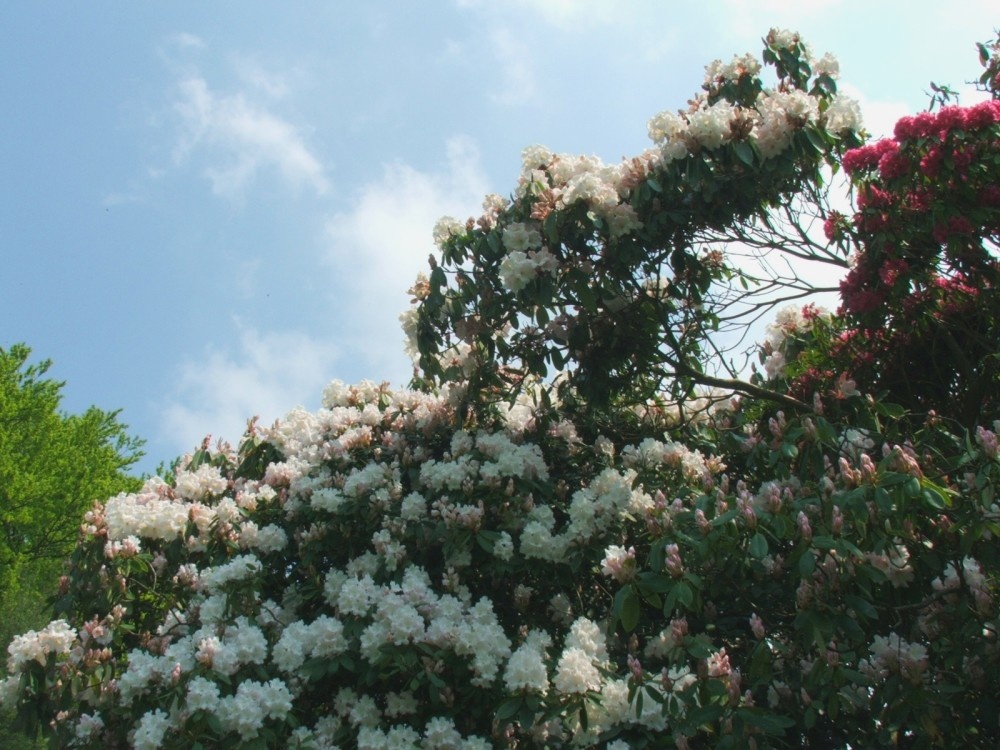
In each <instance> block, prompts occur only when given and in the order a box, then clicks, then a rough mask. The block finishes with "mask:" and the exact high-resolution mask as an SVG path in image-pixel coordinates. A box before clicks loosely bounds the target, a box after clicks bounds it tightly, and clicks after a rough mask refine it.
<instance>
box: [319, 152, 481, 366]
mask: <svg viewBox="0 0 1000 750" xmlns="http://www.w3.org/2000/svg"><path fill="white" fill-rule="evenodd" d="M487 192H488V186H487V180H486V177H485V175H484V173H483V169H482V166H481V164H480V155H479V152H478V150H477V148H476V145H475V143H474V142H473V141H472V140H471V139H469V138H466V137H455V138H452V139H451V140H449V141H448V142H447V146H446V160H445V163H444V164H443V165H442V169H441V170H439V171H435V172H430V173H428V172H421V171H419V170H417V169H414V168H413V167H411V166H409V165H407V164H404V163H402V162H394V163H390V164H386V165H385V166H384V168H383V174H382V177H381V179H379V180H377V181H375V182H372V183H369V184H367V185H364V186H363V187H362V188H361V189H360V190H359V191H358V194H357V197H356V198H355V200H354V203H353V206H352V208H350V209H349V210H348V211H345V212H341V213H337V214H335V215H333V216H332V217H331V218H330V220H329V222H328V224H327V231H328V235H329V251H328V255H327V258H328V261H329V263H330V264H331V266H332V267H333V269H334V271H335V274H336V277H337V285H338V287H339V288H342V289H347V290H349V292H350V297H345V298H344V299H343V301H342V303H339V304H337V305H336V306H337V310H336V315H337V317H338V319H339V320H341V321H343V322H344V330H345V331H351V332H353V333H352V335H350V336H349V337H348V338H347V339H346V340H342V343H343V345H344V346H345V348H348V347H349V352H348V353H349V355H350V358H352V359H354V358H357V359H360V360H363V361H365V362H369V363H371V364H372V365H373V366H374V367H375V368H376V369H375V370H374V373H372V374H368V375H367V377H371V378H373V379H380V378H383V377H385V378H390V379H391V380H392V382H393V383H394V384H399V383H400V382H401V381H405V380H406V379H408V377H409V374H410V372H409V367H408V364H407V359H406V357H405V356H404V355H403V343H402V341H403V335H402V332H401V331H400V328H399V324H398V321H397V318H398V316H399V314H400V313H401V312H402V311H403V310H404V309H405V308H406V306H407V304H408V298H407V296H406V290H407V289H408V288H409V287H410V286H411V285H412V283H413V280H414V278H415V277H416V275H417V273H418V272H420V271H426V270H427V257H428V255H430V254H431V253H432V252H434V251H435V249H436V248H435V246H434V243H433V241H432V239H431V235H432V231H433V228H434V224H435V223H436V222H437V220H438V219H440V218H441V217H442V216H444V215H452V216H457V217H462V218H464V217H466V216H470V215H473V214H476V213H478V212H479V210H480V206H481V204H482V198H483V195H484V194H485V193H487ZM387 332H389V333H387ZM376 373H377V375H376Z"/></svg>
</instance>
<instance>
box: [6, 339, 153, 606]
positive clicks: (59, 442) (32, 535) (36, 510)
mask: <svg viewBox="0 0 1000 750" xmlns="http://www.w3.org/2000/svg"><path fill="white" fill-rule="evenodd" d="M30 356H31V350H30V349H29V348H28V347H27V346H25V345H24V344H15V345H13V346H11V347H10V348H9V349H6V350H5V349H2V348H0V532H2V533H0V596H2V595H3V594H4V593H5V592H7V591H9V590H10V589H11V588H12V587H16V581H17V577H18V575H19V572H20V570H21V568H22V566H25V565H29V564H32V563H36V562H39V561H62V560H63V559H65V558H66V557H67V556H68V555H69V553H70V552H71V551H72V549H73V547H74V545H75V543H76V540H77V535H78V533H79V528H80V518H81V516H82V514H83V513H84V512H85V511H86V510H87V508H89V507H90V505H91V504H92V503H93V502H94V501H95V500H98V499H102V498H107V497H109V496H110V495H112V494H115V493H116V492H119V491H122V490H124V489H129V488H134V487H135V486H136V480H135V479H134V478H133V477H131V476H129V475H128V473H127V470H128V468H129V467H130V466H132V464H134V463H135V462H136V461H137V460H138V459H139V458H140V457H141V455H142V454H141V453H140V447H141V441H140V440H138V439H136V438H134V437H131V436H130V435H129V434H128V433H127V431H126V430H127V428H126V426H125V425H123V424H122V423H121V422H120V421H119V420H118V413H117V412H106V411H102V410H100V409H98V408H96V407H91V408H89V409H87V410H86V411H85V412H84V413H83V414H65V413H63V412H61V411H60V409H59V406H60V402H61V398H62V397H61V393H60V392H61V390H62V388H63V385H64V384H63V383H61V382H59V381H56V380H52V379H49V378H46V377H45V375H46V373H47V372H48V370H49V368H50V367H51V362H49V361H47V360H46V361H42V362H38V363H36V364H29V359H30Z"/></svg>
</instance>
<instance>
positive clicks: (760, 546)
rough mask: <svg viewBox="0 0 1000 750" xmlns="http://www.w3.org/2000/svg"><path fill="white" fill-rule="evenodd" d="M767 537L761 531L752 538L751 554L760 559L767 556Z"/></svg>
mask: <svg viewBox="0 0 1000 750" xmlns="http://www.w3.org/2000/svg"><path fill="white" fill-rule="evenodd" d="M767 550H768V547H767V539H766V538H765V537H764V535H763V534H761V533H760V532H759V531H758V532H757V533H756V534H754V535H753V537H751V538H750V554H751V555H753V556H754V557H756V558H757V559H758V560H760V559H761V558H764V557H767Z"/></svg>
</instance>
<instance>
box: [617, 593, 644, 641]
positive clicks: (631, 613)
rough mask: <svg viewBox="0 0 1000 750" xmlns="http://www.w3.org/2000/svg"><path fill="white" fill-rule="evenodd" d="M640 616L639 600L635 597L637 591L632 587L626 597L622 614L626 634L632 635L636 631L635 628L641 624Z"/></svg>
mask: <svg viewBox="0 0 1000 750" xmlns="http://www.w3.org/2000/svg"><path fill="white" fill-rule="evenodd" d="M639 614H640V602H639V598H638V597H637V596H636V595H635V590H634V589H632V588H631V587H630V588H629V589H628V594H626V595H625V600H624V601H623V602H622V613H621V620H622V627H623V628H625V632H626V633H631V632H632V631H633V630H635V626H636V625H638V624H639Z"/></svg>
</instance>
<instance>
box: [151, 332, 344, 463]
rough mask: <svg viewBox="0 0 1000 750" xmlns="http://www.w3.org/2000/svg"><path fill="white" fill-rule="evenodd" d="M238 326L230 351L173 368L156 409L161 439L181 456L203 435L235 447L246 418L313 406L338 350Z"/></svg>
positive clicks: (267, 418)
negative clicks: (173, 378) (173, 376)
mask: <svg viewBox="0 0 1000 750" xmlns="http://www.w3.org/2000/svg"><path fill="white" fill-rule="evenodd" d="M238 328H239V338H238V341H237V342H236V346H235V347H234V348H226V349H207V350H206V351H205V352H204V354H203V356H202V357H200V358H192V359H188V360H187V361H185V362H183V363H182V364H181V365H180V366H179V367H178V369H177V375H176V383H175V386H174V388H173V390H172V391H171V393H170V394H168V396H167V398H166V400H165V402H164V403H163V404H162V405H161V407H160V408H159V412H160V415H161V425H162V432H163V434H164V442H165V443H167V444H169V445H170V446H172V447H173V449H174V450H175V451H176V452H177V454H178V455H180V454H181V453H184V452H186V451H189V450H191V449H192V448H194V447H196V446H197V444H198V443H200V442H201V440H202V439H203V438H204V437H205V436H207V435H212V436H213V439H219V438H221V439H224V440H228V441H230V442H232V443H233V444H235V443H236V442H237V441H238V440H239V438H240V436H241V435H242V434H243V432H244V430H245V429H246V425H247V421H248V420H249V419H250V418H251V417H254V416H257V417H260V420H261V422H262V423H264V424H269V423H271V422H273V421H274V420H275V419H277V418H280V417H282V416H284V415H285V414H286V413H288V411H290V410H291V409H293V408H295V407H296V406H312V407H313V408H315V407H316V406H318V405H319V400H320V394H321V392H322V389H323V386H324V385H326V383H327V382H329V381H330V380H331V379H332V373H333V372H334V364H335V362H336V361H337V357H338V350H337V348H336V347H334V346H333V345H332V344H331V343H330V342H327V341H320V340H318V339H316V338H315V337H312V336H309V335H306V334H304V333H300V332H297V331H272V332H263V333H262V332H260V331H258V330H256V329H254V328H249V327H243V326H242V325H238Z"/></svg>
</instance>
